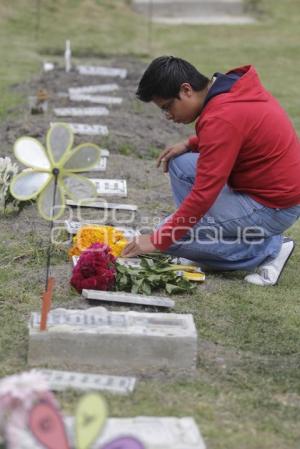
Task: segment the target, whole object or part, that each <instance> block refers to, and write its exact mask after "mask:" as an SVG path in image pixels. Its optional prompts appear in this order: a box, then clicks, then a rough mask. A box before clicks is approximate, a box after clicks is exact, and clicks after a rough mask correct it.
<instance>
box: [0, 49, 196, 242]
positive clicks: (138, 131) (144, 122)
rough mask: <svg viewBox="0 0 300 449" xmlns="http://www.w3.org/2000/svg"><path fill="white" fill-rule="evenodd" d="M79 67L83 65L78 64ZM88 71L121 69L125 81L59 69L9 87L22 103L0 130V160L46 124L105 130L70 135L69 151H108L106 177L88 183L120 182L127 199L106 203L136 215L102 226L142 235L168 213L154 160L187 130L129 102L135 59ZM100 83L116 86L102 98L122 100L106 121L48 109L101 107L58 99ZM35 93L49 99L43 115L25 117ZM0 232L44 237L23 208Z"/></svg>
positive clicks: (88, 213) (42, 225)
mask: <svg viewBox="0 0 300 449" xmlns="http://www.w3.org/2000/svg"><path fill="white" fill-rule="evenodd" d="M80 63H82V64H87V62H86V61H83V60H82V61H80ZM92 65H105V66H109V67H121V68H126V69H127V70H128V76H127V78H126V79H125V80H122V79H119V78H111V77H107V78H106V77H99V76H98V77H95V76H84V75H80V74H79V73H78V72H77V71H76V70H75V69H73V70H72V71H71V72H70V73H68V74H67V73H65V71H64V70H63V69H62V68H57V69H55V70H54V71H52V72H47V73H44V72H43V73H40V74H38V75H36V76H35V77H33V78H32V79H31V80H30V81H28V82H25V83H22V84H18V85H15V86H13V87H12V88H13V89H14V90H15V91H16V92H18V93H21V94H22V95H24V102H23V103H21V104H20V105H19V106H18V107H17V108H16V109H15V110H13V111H11V112H12V113H13V117H12V116H11V117H10V118H8V119H7V120H6V121H4V122H2V123H1V124H0V156H7V155H10V156H13V145H14V143H15V141H16V140H17V138H19V137H21V136H25V135H28V136H32V137H34V138H37V139H38V140H40V141H41V142H45V136H46V132H47V130H48V128H49V126H50V122H55V121H61V122H62V121H65V122H69V123H71V122H74V123H86V124H101V125H107V126H108V129H109V136H108V137H103V136H78V135H76V136H75V143H74V146H76V145H78V144H80V143H83V142H93V143H96V144H97V145H99V146H100V147H102V148H107V149H109V151H110V153H111V155H110V157H109V159H108V164H107V165H108V167H107V171H106V172H104V173H97V174H94V175H90V177H94V178H97V177H99V178H108V179H109V178H120V179H122V178H123V179H126V180H127V187H128V198H125V199H120V198H117V197H115V198H111V197H110V198H109V201H110V202H117V203H119V202H122V203H129V204H136V205H137V206H138V212H137V213H136V214H132V213H127V212H122V213H121V212H118V213H117V214H113V213H111V214H109V216H108V217H107V219H106V220H105V222H106V223H109V224H115V225H116V224H119V225H128V226H132V225H135V226H139V227H143V229H144V232H147V231H148V232H149V230H151V229H152V228H153V226H155V225H156V224H157V222H158V221H159V220H160V219H162V218H164V217H165V216H166V215H168V214H170V213H171V212H172V211H173V210H174V207H173V201H172V196H171V192H170V187H169V181H168V176H167V175H164V174H163V173H162V171H161V169H159V170H158V169H157V168H156V163H155V158H156V157H157V155H158V154H159V151H160V150H162V149H164V147H165V145H166V144H171V143H174V142H177V141H180V140H183V139H184V138H185V137H186V136H187V135H189V134H190V133H191V129H190V128H188V127H184V126H182V125H176V124H174V123H172V122H169V121H168V120H166V119H165V118H164V117H163V116H162V114H161V113H160V111H159V110H158V109H157V108H156V107H155V106H154V105H151V104H144V103H142V102H140V101H138V100H137V99H136V98H135V92H136V89H137V86H138V82H139V80H140V78H141V76H142V74H143V72H144V70H145V68H146V65H145V64H144V63H142V62H140V61H137V60H135V59H128V58H115V59H103V60H100V59H98V60H93V62H92ZM105 83H117V84H119V86H120V89H119V90H118V91H116V92H114V93H107V94H106V95H116V96H120V97H122V98H123V99H124V101H123V103H122V104H121V105H120V106H119V105H115V106H112V107H110V115H109V116H104V117H69V118H61V117H55V115H54V112H53V108H54V107H81V106H86V107H93V106H94V107H96V106H102V105H98V104H92V103H81V102H80V103H78V102H71V101H70V100H69V99H68V98H66V97H61V95H60V94H61V93H65V94H67V92H68V88H69V87H78V86H86V85H95V84H105ZM39 88H43V89H46V90H47V92H48V93H49V96H50V100H49V107H48V112H47V113H46V114H44V115H31V113H30V112H29V108H28V105H27V97H28V96H30V95H34V94H35V93H36V92H37V90H38V89H39ZM81 212H82V214H81V216H82V218H83V219H84V220H94V221H97V222H99V223H101V221H102V220H103V213H102V212H101V211H99V210H91V209H82V210H81ZM70 214H73V215H70ZM81 216H79V215H78V213H77V211H76V210H72V211H71V210H70V213H68V212H67V213H66V215H65V217H63V219H62V220H61V221H60V223H57V225H60V226H63V221H64V219H66V218H73V219H75V220H76V219H78V218H80V217H81ZM0 228H1V230H2V232H5V233H6V231H11V230H12V229H13V231H14V233H15V235H18V236H19V238H20V239H24V238H26V236H27V235H28V234H29V233H31V234H38V235H39V236H40V237H41V238H46V237H47V234H48V232H49V224H48V223H47V222H45V221H44V220H42V219H41V218H40V217H39V215H38V214H37V211H36V206H35V205H34V206H29V207H26V208H25V209H24V211H23V212H22V213H21V214H20V215H18V216H15V215H12V216H10V217H8V218H6V219H1V222H0Z"/></svg>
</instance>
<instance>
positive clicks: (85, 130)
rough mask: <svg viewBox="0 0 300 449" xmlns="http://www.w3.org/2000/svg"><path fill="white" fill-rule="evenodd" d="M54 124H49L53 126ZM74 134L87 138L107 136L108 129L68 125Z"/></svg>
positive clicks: (102, 126)
mask: <svg viewBox="0 0 300 449" xmlns="http://www.w3.org/2000/svg"><path fill="white" fill-rule="evenodd" d="M53 125H54V123H50V126H53ZM68 125H69V126H70V128H71V129H72V131H73V133H74V134H82V135H87V136H108V128H107V126H104V125H87V124H86V123H68Z"/></svg>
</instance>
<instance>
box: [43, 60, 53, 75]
mask: <svg viewBox="0 0 300 449" xmlns="http://www.w3.org/2000/svg"><path fill="white" fill-rule="evenodd" d="M43 70H44V72H51V71H52V70H54V64H53V62H48V61H44V63H43Z"/></svg>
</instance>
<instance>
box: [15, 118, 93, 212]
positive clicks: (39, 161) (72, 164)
mask: <svg viewBox="0 0 300 449" xmlns="http://www.w3.org/2000/svg"><path fill="white" fill-rule="evenodd" d="M73 141H74V134H73V131H72V130H71V128H70V127H69V126H68V125H67V124H65V123H56V124H54V125H53V126H52V127H51V128H50V129H49V131H48V133H47V138H46V146H47V150H46V149H45V148H44V147H43V145H42V144H41V143H40V142H39V141H38V140H36V139H33V138H32V137H21V138H20V139H18V140H17V141H16V143H15V145H14V153H15V156H16V158H17V159H18V161H19V162H21V163H22V164H23V165H25V166H26V167H29V168H27V169H25V170H23V171H22V172H21V173H20V174H18V175H17V176H15V177H14V178H13V180H12V183H11V185H10V191H11V194H12V195H13V196H14V197H15V198H17V199H18V200H20V201H26V200H30V199H35V198H37V204H38V210H39V213H40V214H41V216H42V217H43V218H45V219H46V220H56V219H57V218H59V217H60V216H61V215H62V214H63V212H64V209H65V205H66V202H65V195H67V196H68V197H70V198H71V199H72V200H73V201H76V202H79V201H82V200H84V199H92V198H95V197H96V196H97V190H96V187H95V185H94V183H93V182H92V181H90V180H89V179H88V178H86V177H84V176H79V175H77V174H75V173H80V172H86V171H89V170H90V169H91V168H93V167H94V166H95V165H96V164H97V163H98V162H99V160H100V156H101V150H100V148H99V147H98V146H97V145H94V144H92V143H83V144H81V145H79V146H77V147H76V148H74V149H72V146H73ZM56 177H57V189H56V195H55V208H54V210H53V197H54V186H55V178H56Z"/></svg>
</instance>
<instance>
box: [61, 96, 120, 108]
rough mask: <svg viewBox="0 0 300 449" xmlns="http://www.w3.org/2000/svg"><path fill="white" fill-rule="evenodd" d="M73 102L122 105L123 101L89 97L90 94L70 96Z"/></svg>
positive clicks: (103, 97) (106, 97)
mask: <svg viewBox="0 0 300 449" xmlns="http://www.w3.org/2000/svg"><path fill="white" fill-rule="evenodd" d="M70 100H71V101H86V102H88V103H99V104H107V105H110V106H111V105H114V104H122V102H123V99H122V98H120V97H109V96H104V95H101V96H100V95H97V96H96V95H88V94H70Z"/></svg>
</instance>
